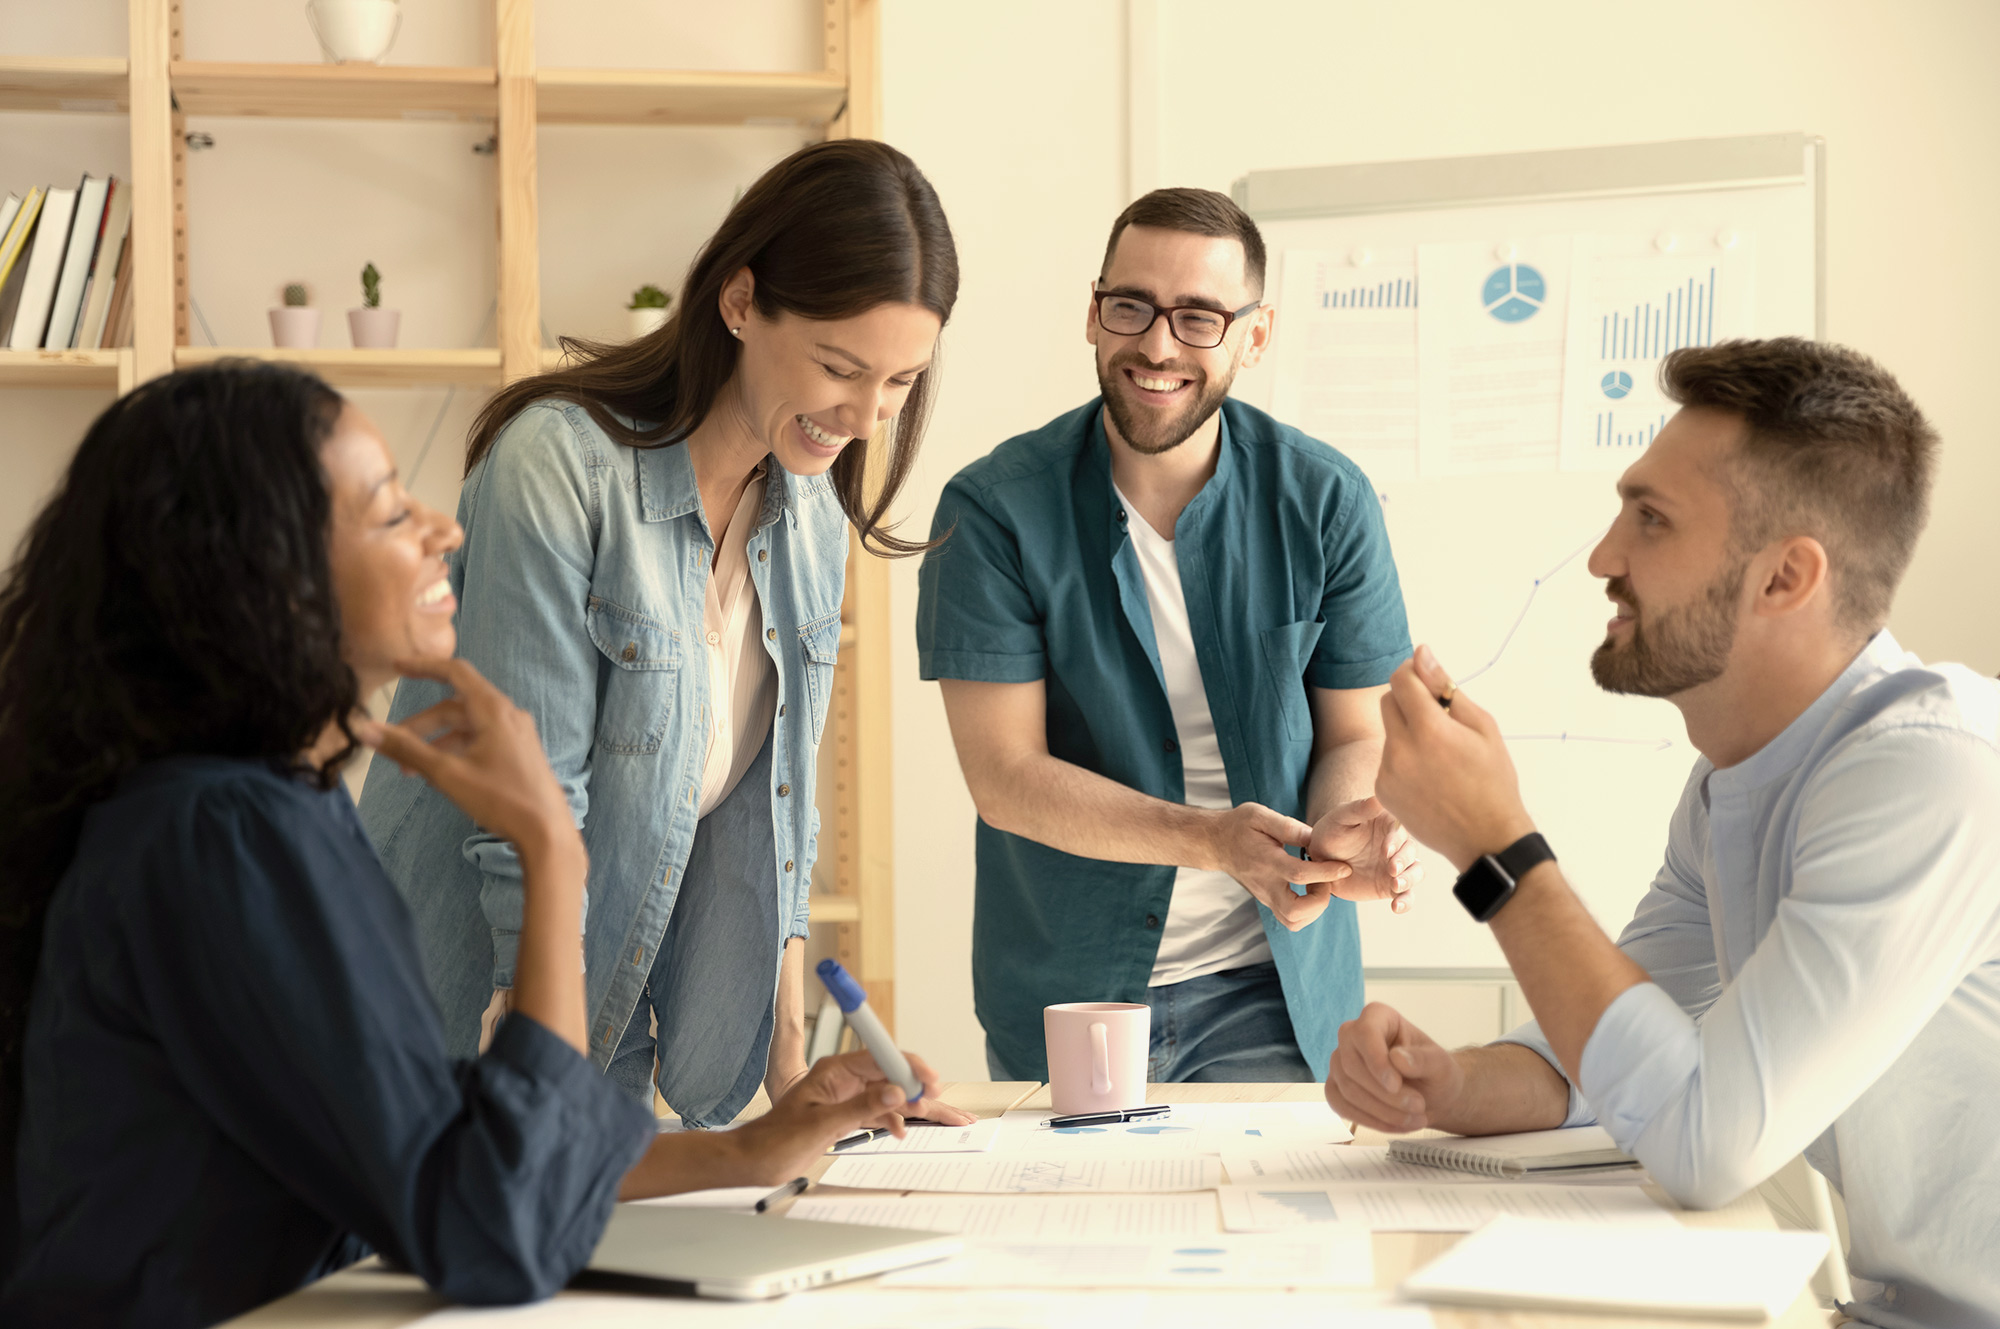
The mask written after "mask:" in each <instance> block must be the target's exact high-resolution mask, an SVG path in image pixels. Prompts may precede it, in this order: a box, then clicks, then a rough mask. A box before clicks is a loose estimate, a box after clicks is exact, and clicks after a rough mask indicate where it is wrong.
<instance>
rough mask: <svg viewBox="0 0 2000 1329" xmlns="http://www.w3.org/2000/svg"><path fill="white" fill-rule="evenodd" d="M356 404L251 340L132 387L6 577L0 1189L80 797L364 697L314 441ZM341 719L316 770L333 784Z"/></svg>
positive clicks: (0, 604) (261, 752)
mask: <svg viewBox="0 0 2000 1329" xmlns="http://www.w3.org/2000/svg"><path fill="white" fill-rule="evenodd" d="M341 407H342V399H341V397H340V394H339V393H337V392H335V391H334V390H333V389H332V388H329V387H328V386H327V385H326V384H325V383H323V382H321V381H320V380H319V379H318V378H315V377H314V376H312V375H311V374H307V373H301V372H299V371H298V370H294V369H288V368H284V367H282V366H278V365H268V364H256V363H251V362H237V363H223V364H217V365H214V366H209V367H205V368H200V369H190V370H184V371H181V372H179V373H174V374H169V375H167V376H166V377H164V378H159V379H155V380H154V381H152V382H150V383H147V384H146V385H144V386H143V387H140V388H138V389H135V390H134V391H132V392H131V393H128V394H127V395H126V396H125V397H123V398H121V399H120V400H119V401H117V402H116V403H114V404H113V405H112V406H111V407H110V408H109V409H108V410H106V411H105V412H104V414H102V415H100V416H98V417H97V420H96V421H95V422H94V423H93V424H92V425H91V426H90V431H89V432H88V433H87V434H85V435H84V439H83V443H82V444H81V445H80V446H79V447H78V448H77V452H76V456H75V458H74V459H73V460H72V461H71V462H70V466H69V471H68V473H67V474H66V475H65V476H64V478H63V481H62V484H61V486H60V487H59V488H58V489H57V491H56V493H55V495H54V497H52V498H51V499H50V500H49V501H48V504H47V505H46V506H45V507H43V508H42V510H41V512H40V514H39V515H38V516H36V518H35V521H34V524H33V525H32V526H31V527H30V528H29V531H28V534H27V536H26V538H25V539H24V540H23V541H22V544H21V546H20V549H19V551H18V553H17V554H16V557H15V561H14V564H13V566H12V567H11V568H10V569H9V570H8V573H7V577H6V581H5V584H4V585H0V752H4V753H5V754H6V760H5V761H4V762H0V1182H4V1183H6V1184H5V1185H4V1187H0V1197H11V1195H12V1191H13V1187H12V1178H13V1173H14V1139H15V1135H16V1128H17V1126H18V1124H19V1115H20V1103H21V1050H22V1041H23V1038H24V1036H25V1031H26V1026H27V1019H28V1005H29V1001H30V999H31V996H32V993H33V988H34V980H35V971H36V969H37V967H38V962H39V960H40V954H41V944H42V921H43V919H44V917H45V916H46V915H47V913H48V906H49V900H50V898H51V897H52V896H53V895H54V893H55V890H56V886H57V883H58V882H59V881H60V880H61V878H62V875H63V873H64V871H65V870H66V869H67V867H68V866H69V863H70V860H71V859H72V858H73V857H74V856H75V853H76V845H77V836H78V833H79V831H80V829H81V827H82V824H83V817H84V813H85V812H86V811H87V810H88V809H89V807H90V805H91V804H93V803H96V802H98V801H100V800H102V799H104V798H106V797H107V796H109V795H110V793H111V792H112V790H113V788H114V787H115V786H116V784H117V782H118V780H119V779H120V777H122V776H123V775H125V774H126V773H127V772H128V771H130V770H132V769H133V768H134V767H136V766H138V765H140V764H141V763H143V762H147V761H151V760H153V759H155V758H159V757H164V756H168V755H170V754H174V753H212V754H217V755H222V756H231V757H247V758H253V759H262V760H266V761H269V762H272V763H274V764H276V765H278V766H280V767H282V768H285V769H293V770H296V769H298V766H299V762H300V760H301V758H300V755H299V754H301V753H302V752H304V751H305V750H307V749H308V748H310V747H312V746H313V744H314V743H315V742H316V741H317V740H318V739H319V737H320V736H321V735H322V734H324V733H325V732H326V727H327V725H328V724H329V723H337V724H339V725H340V726H341V729H342V732H343V733H347V729H346V726H347V717H348V716H349V715H350V714H351V713H352V712H353V710H354V709H355V707H356V706H357V705H359V703H360V688H359V684H358V683H357V682H356V680H355V677H354V673H353V671H352V670H350V669H349V668H348V667H347V665H346V663H345V662H344V661H343V660H342V659H341V654H340V611H339V606H338V603H337V602H336V600H335V598H334V587H333V579H332V575H331V572H330V570H329V567H328V563H327V539H328V535H329V523H330V520H331V513H332V501H331V497H330V495H329V494H328V491H327V480H326V473H325V471H324V469H323V468H322V467H321V464H320V456H319V450H320V445H321V444H323V443H324V442H325V441H326V439H327V438H328V436H329V435H330V434H331V433H332V431H333V427H334V422H335V420H336V419H337V418H338V417H339V414H340V411H341ZM347 737H348V743H347V745H346V747H345V748H344V750H343V751H342V752H341V753H339V754H338V755H337V756H336V757H335V758H334V759H333V760H332V761H329V762H327V763H326V764H325V765H324V766H321V767H318V768H316V769H311V770H306V771H302V772H301V773H302V774H304V775H306V776H307V777H308V778H311V779H313V780H315V781H316V782H317V783H318V784H319V785H320V786H321V787H322V788H331V787H332V785H333V783H334V781H335V780H336V779H337V778H338V768H339V766H340V764H341V763H342V762H344V761H345V760H346V759H347V758H348V757H349V756H351V755H352V754H353V752H354V746H355V745H354V741H353V735H352V734H351V733H348V734H347ZM6 1207H7V1210H8V1212H7V1214H6V1215H5V1217H6V1219H8V1220H11V1219H12V1218H13V1213H12V1209H13V1205H12V1202H11V1198H9V1199H8V1201H7V1204H6ZM8 1226H11V1222H6V1223H0V1229H4V1228H5V1227H8ZM5 1235H6V1234H5V1232H4V1231H0V1247H4V1244H5V1242H4V1238H5Z"/></svg>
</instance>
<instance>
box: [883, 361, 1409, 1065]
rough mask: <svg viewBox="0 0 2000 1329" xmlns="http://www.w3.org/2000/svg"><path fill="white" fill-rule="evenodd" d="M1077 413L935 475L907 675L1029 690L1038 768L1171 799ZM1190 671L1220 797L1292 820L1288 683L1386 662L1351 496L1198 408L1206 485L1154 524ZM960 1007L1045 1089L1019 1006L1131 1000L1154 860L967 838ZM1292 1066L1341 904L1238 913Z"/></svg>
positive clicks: (1230, 407) (1350, 923)
mask: <svg viewBox="0 0 2000 1329" xmlns="http://www.w3.org/2000/svg"><path fill="white" fill-rule="evenodd" d="M1122 515H1123V514H1122V507H1121V505H1120V504H1119V502H1118V501H1117V497H1116V495H1115V494H1114V493H1113V491H1112V487H1111V454H1110V450H1109V445H1108V443H1107V442H1106V440H1105V436H1104V425H1103V412H1102V410H1101V402H1099V401H1095V400H1093V401H1091V402H1090V403H1089V404H1088V405H1085V406H1082V407H1080V408H1078V409H1077V410H1074V411H1071V412H1069V413H1068V414H1066V415H1063V416H1060V417H1058V418H1057V419H1055V420H1054V421H1052V422H1050V423H1049V424H1048V425H1046V426H1044V427H1043V428H1041V429H1038V430H1035V431H1034V432H1033V433H1028V434H1023V435H1021V436H1019V437H1017V438H1013V439H1009V440H1008V441H1007V442H1005V443H1003V444H1001V445H1000V446H999V447H997V448H995V449H994V450H993V451H992V453H990V454H989V455H988V456H986V457H984V458H982V459H980V460H979V461H976V462H974V463H973V464H972V465H970V466H968V467H966V468H965V469H964V470H963V471H960V472H959V473H958V475H957V476H955V477H953V479H952V481H951V483H950V484H949V485H947V486H946V487H945V491H944V495H943V497H942V498H941V499H940V501H939V503H938V509H937V516H936V518H935V520H934V522H933V526H932V536H933V538H938V537H946V538H945V540H944V543H943V544H942V545H941V546H939V547H938V548H937V549H935V550H934V551H932V552H931V553H930V554H929V555H928V556H927V557H926V558H925V559H924V563H923V567H922V569H921V571H920V572H919V574H918V580H919V587H920V590H919V598H918V602H917V647H918V658H919V662H920V669H921V672H922V674H923V677H925V678H930V679H935V678H961V679H972V680H977V681H981V682H990V683H1031V682H1034V681H1035V680H1037V679H1041V680H1044V681H1045V682H1046V685H1047V690H1048V746H1049V752H1050V754H1051V755H1053V756H1055V757H1058V758H1060V759H1062V760H1064V761H1069V762H1074V763H1075V764H1076V765H1078V766H1081V767H1083V768H1084V769H1086V770H1090V771H1095V772H1097V773H1098V774H1100V775H1103V776H1106V777H1108V778H1110V779H1113V780H1116V781H1118V782H1119V783H1120V784H1124V785H1127V786H1129V787H1131V788H1133V789H1137V790H1139V791H1140V792H1141V793H1145V794H1150V795H1152V796H1153V797H1155V798H1162V799H1166V800H1169V801H1171V802H1176V803H1178V802H1182V801H1184V790H1183V787H1182V775H1181V762H1180V755H1179V748H1178V745H1177V743H1176V741H1175V737H1174V718H1173V712H1172V710H1171V709H1170V708H1169V706H1168V703H1167V692H1166V683H1165V680H1164V677H1163V675H1162V673H1161V669H1160V660H1159V652H1158V648H1157V647H1156V645H1155V642H1154V636H1153V619H1152V613H1151V611H1150V609H1149V608H1148V606H1147V601H1146V585H1145V579H1144V577H1143V575H1142V574H1141V572H1140V569H1139V562H1138V556H1137V554H1136V553H1135V552H1134V550H1133V548H1132V544H1131V541H1130V539H1129V538H1128V537H1127V534H1126V531H1125V528H1124V525H1123V523H1122V522H1121V521H1120V517H1121V516H1122ZM1174 550H1175V556H1176V560H1177V562H1178V563H1179V566H1180V575H1181V587H1182V592H1183V594H1184V595H1185V596H1186V598H1187V610H1188V621H1189V624H1190V625H1191V627H1192V629H1193V636H1194V647H1195V657H1196V659H1197V660H1198V661H1199V662H1200V665H1201V677H1202V684H1203V687H1204V688H1205V689H1206V691H1207V693H1208V704H1209V710H1210V712H1211V713H1212V714H1213V715H1214V717H1215V733H1216V740H1217V742H1218V743H1219V745H1220V746H1221V749H1222V762H1223V768H1224V770H1225V772H1226V774H1227V775H1228V778H1229V794H1230V798H1231V799H1232V801H1234V802H1236V803H1245V802H1255V803H1262V804H1265V805H1266V806H1268V807H1271V808H1274V809H1276V810H1277V811H1279V812H1282V813H1285V814H1286V815H1288V816H1293V817H1299V818H1303V817H1304V816H1305V811H1306V807H1305V799H1306V778H1307V775H1308V769H1309V766H1310V763H1311V760H1312V739H1313V725H1312V710H1311V706H1310V704H1309V702H1308V699H1307V689H1308V688H1364V687H1374V686H1376V685H1378V684H1382V683H1386V682H1387V681H1388V680H1389V674H1390V671H1391V670H1393V669H1394V668H1395V666H1396V665H1397V664H1398V663H1399V662H1401V661H1402V660H1403V659H1404V658H1405V657H1407V656H1408V655H1409V653H1410V637H1409V627H1408V624H1407V622H1406V620H1405V618H1404V614H1403V597H1402V590H1401V588H1400V587H1399V585H1398V584H1397V580H1396V566H1395V562H1394V560H1393V559H1392V558H1391V556H1390V552H1389V537H1388V532H1387V531H1386V530H1385V528H1384V527H1383V523H1382V509H1381V507H1380V505H1379V504H1378V503H1377V501H1376V498H1375V491H1374V489H1373V487H1372V486H1371V485H1370V484H1369V483H1368V479H1367V477H1366V476H1364V475H1363V474H1362V473H1361V471H1360V468H1358V467H1356V466H1355V465H1354V463H1353V462H1351V461H1349V460H1348V459H1347V458H1345V457H1343V456H1342V455H1340V454H1339V453H1338V452H1336V451H1334V450H1333V449H1332V448H1330V447H1328V446H1327V445H1325V444H1324V443H1320V442H1318V441H1317V440H1315V439H1312V438H1308V437H1307V436H1306V435H1304V434H1302V433H1300V432H1299V431H1298V430H1296V429H1293V428H1290V427H1289V426H1287V425H1283V424H1280V423H1278V422H1277V421H1276V420H1274V419H1272V418H1271V417H1270V416H1268V415H1266V414H1264V413H1263V412H1262V411H1259V410H1256V409H1254V408H1252V407H1249V406H1245V405H1243V404H1242V403H1240V402H1236V401H1226V402H1224V403H1223V407H1222V430H1221V449H1220V453H1219V456H1218V458H1217V461H1216V468H1215V474H1214V476H1213V477H1211V478H1210V480H1209V481H1208V483H1207V484H1206V485H1204V486H1203V487H1202V490H1201V492H1200V493H1199V494H1197V495H1196V496H1195V499H1194V501H1193V502H1191V503H1189V504H1188V506H1187V508H1186V509H1185V510H1184V511H1183V512H1182V513H1181V516H1180V520H1179V521H1178V522H1177V523H1176V524H1175V527H1174ZM976 870H977V887H976V890H977V898H976V904H975V908H974V915H973V944H972V975H973V994H974V999H975V1002H976V1004H977V1010H978V1013H979V1019H980V1022H981V1023H982V1024H983V1025H984V1026H985V1027H986V1034H987V1037H988V1038H989V1039H990V1040H991V1041H992V1043H993V1046H994V1049H995V1050H996V1051H997V1052H998V1053H999V1054H1000V1056H1001V1058H1002V1060H1003V1061H1005V1062H1006V1064H1007V1065H1009V1066H1015V1067H1021V1068H1024V1069H1025V1068H1031V1067H1032V1068H1035V1073H1037V1074H1045V1073H1046V1061H1045V1057H1044V1049H1043V1044H1042V1018H1041V1011H1042V1007H1043V1006H1046V1005H1049V1004H1051V1003H1054V1002H1064V1001H1142V1000H1144V999H1145V993H1146V986H1147V980H1148V979H1149V978H1150V977H1151V975H1152V971H1153V959H1154V956H1155V954H1156V953H1157V952H1158V950H1159V945H1160V929H1161V925H1162V924H1163V923H1164V921H1165V919H1166V917H1167V904H1168V901H1169V900H1170V899H1171V898H1172V896H1173V889H1174V872H1175V869H1174V867H1173V866H1172V865H1166V864H1151V863H1120V862H1108V861H1104V860H1100V859H1090V858H1079V857H1077V856H1075V855H1072V854H1066V853H1063V852H1062V851H1060V850H1057V849H1052V848H1050V847H1048V846H1047V845H1043V844H1038V843H1036V842H1035V841H1033V840H1028V839H1024V838H1022V837H1021V836H1018V835H1010V834H1008V833H1007V832H1005V831H999V830H995V829H994V828H993V827H991V826H988V825H987V824H986V823H985V822H983V821H982V822H980V823H979V827H978V832H977V867H976ZM1259 912H1260V913H1261V914H1262V915H1263V920H1264V933H1265V935H1266V936H1267V937H1268V938H1269V939H1270V942H1271V952H1272V955H1273V957H1274V958H1275V959H1276V961H1277V966H1278V973H1279V976H1280V979H1281V981H1282V983H1283V986H1284V992H1285V1002H1286V1005H1287V1007H1288V1008H1289V1010H1290V1012H1291V1017H1292V1030H1293V1034H1294V1036H1295V1037H1296V1038H1297V1040H1298V1045H1299V1051H1300V1053H1301V1054H1302V1055H1303V1056H1304V1057H1305V1059H1306V1064H1307V1065H1309V1066H1311V1067H1313V1068H1314V1069H1315V1070H1320V1069H1323V1068H1324V1067H1325V1066H1326V1064H1327V1060H1328V1058H1329V1057H1331V1056H1332V1054H1333V1047H1334V1043H1335V1041H1336V1039H1337V1034H1338V1030H1339V1027H1340V1024H1341V1022H1342V1021H1343V1020H1347V1019H1351V1018H1353V1016H1354V1015H1355V1014H1356V1013H1357V1012H1358V1011H1359V1010H1360V1009H1361V1001H1362V997H1361V948H1360V942H1359V938H1358V936H1357V933H1356V925H1355V916H1354V906H1353V905H1352V904H1350V903H1349V902H1347V901H1344V900H1335V901H1334V902H1333V903H1332V905H1330V906H1329V907H1328V909H1327V910H1326V912H1325V913H1324V914H1322V915H1320V917H1319V918H1318V919H1317V920H1316V921H1315V922H1313V923H1312V924H1311V925H1310V926H1308V927H1306V928H1304V929H1303V930H1301V931H1299V932H1288V931H1287V930H1286V929H1285V928H1284V927H1283V925H1281V924H1279V923H1278V922H1276V920H1275V919H1274V918H1273V917H1272V915H1271V912H1270V911H1269V910H1268V909H1263V908H1262V907H1261V906H1260V907H1259Z"/></svg>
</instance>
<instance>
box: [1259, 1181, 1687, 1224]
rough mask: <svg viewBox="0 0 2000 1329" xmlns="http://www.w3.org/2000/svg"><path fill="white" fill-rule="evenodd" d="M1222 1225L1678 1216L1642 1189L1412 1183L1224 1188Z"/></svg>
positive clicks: (1642, 1220) (1643, 1220) (1662, 1219)
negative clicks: (1503, 1215)
mask: <svg viewBox="0 0 2000 1329" xmlns="http://www.w3.org/2000/svg"><path fill="white" fill-rule="evenodd" d="M1220 1194H1221V1198H1222V1225H1223V1227H1224V1228H1226V1229H1228V1230H1229V1231H1231V1232H1282V1231H1287V1230H1290V1229H1292V1228H1299V1227H1310V1226H1315V1225H1318V1224H1329V1225H1333V1224H1339V1225H1343V1226H1361V1227H1366V1228H1369V1229H1371V1230H1373V1231H1376V1232H1470V1231H1472V1229H1474V1228H1476V1227H1478V1226H1480V1225H1481V1224H1482V1223H1485V1222H1487V1221H1488V1220H1490V1219H1493V1218H1495V1217H1497V1216H1498V1215H1501V1214H1514V1215H1518V1216H1520V1217H1522V1218H1539V1219H1553V1220H1557V1221H1562V1222H1574V1223H1610V1224H1615V1225H1617V1226H1620V1227H1655V1228H1674V1227H1678V1226H1679V1224H1678V1223H1677V1222H1676V1221H1675V1219H1674V1216H1673V1215H1672V1214H1670V1213H1668V1212H1667V1211H1666V1210H1664V1209H1662V1208H1661V1207H1660V1206H1659V1205H1657V1204H1655V1203H1653V1201H1652V1199H1651V1197H1649V1196H1648V1195H1647V1194H1646V1192H1645V1191H1643V1190H1641V1189H1639V1187H1637V1186H1551V1185H1546V1184H1538V1183H1527V1182H1497V1183H1496V1182H1488V1183H1486V1184H1484V1185H1473V1186H1465V1185H1459V1184H1446V1185H1442V1186H1419V1185H1414V1184H1411V1183H1408V1182H1343V1183H1338V1184H1334V1185H1323V1186H1312V1185H1302V1184H1297V1183H1290V1182H1285V1183H1279V1184H1275V1185H1261V1186H1224V1187H1222V1189H1221V1192H1220Z"/></svg>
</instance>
